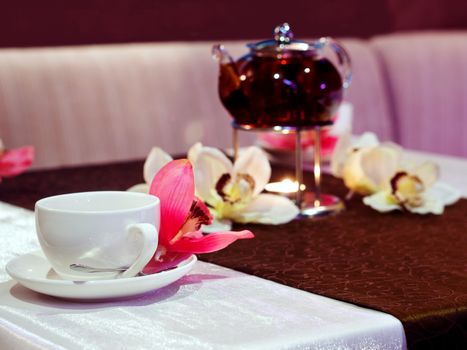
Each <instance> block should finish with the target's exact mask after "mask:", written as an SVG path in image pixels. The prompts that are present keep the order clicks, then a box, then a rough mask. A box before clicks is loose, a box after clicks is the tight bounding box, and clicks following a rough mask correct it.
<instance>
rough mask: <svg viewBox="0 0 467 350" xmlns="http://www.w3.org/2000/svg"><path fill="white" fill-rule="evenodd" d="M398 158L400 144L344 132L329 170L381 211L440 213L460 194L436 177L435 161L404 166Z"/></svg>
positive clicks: (373, 135) (399, 157) (437, 172)
mask: <svg viewBox="0 0 467 350" xmlns="http://www.w3.org/2000/svg"><path fill="white" fill-rule="evenodd" d="M401 159H402V148H401V147H400V146H398V145H396V144H393V143H379V140H378V138H377V137H376V135H375V134H373V133H365V134H363V135H362V136H361V137H360V138H359V139H356V140H352V138H351V136H350V135H346V136H345V137H344V138H342V139H341V140H339V142H338V144H337V145H336V150H335V153H334V154H333V158H332V162H331V170H332V172H333V174H334V175H335V176H337V177H342V179H343V181H344V183H345V185H346V186H347V187H348V188H349V189H350V190H351V192H356V193H360V194H362V195H367V196H366V197H364V198H363V202H364V203H365V204H366V205H368V206H370V207H372V208H373V209H375V210H378V211H380V212H390V211H393V210H407V211H410V212H413V213H417V214H428V213H432V214H442V213H443V211H444V207H445V206H446V205H450V204H453V203H455V202H456V201H457V200H458V199H459V198H460V192H459V191H457V190H455V189H454V188H452V187H451V186H449V185H447V184H444V183H441V182H438V181H437V180H438V177H439V169H438V166H437V165H436V164H434V163H432V162H425V163H423V164H422V165H420V166H418V167H415V168H412V169H407V167H405V166H404V165H403V163H402V161H401Z"/></svg>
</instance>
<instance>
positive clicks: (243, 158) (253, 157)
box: [233, 146, 271, 196]
mask: <svg viewBox="0 0 467 350" xmlns="http://www.w3.org/2000/svg"><path fill="white" fill-rule="evenodd" d="M233 172H234V174H248V175H250V176H251V177H253V179H254V180H255V188H254V191H253V196H256V195H257V194H259V193H260V192H261V191H262V190H263V189H264V186H266V184H267V183H268V182H269V179H270V178H271V165H270V164H269V160H268V157H267V155H266V153H264V151H263V150H262V149H261V148H259V147H255V146H252V147H248V148H247V149H246V150H245V151H244V152H242V153H241V154H240V156H239V157H238V159H237V160H236V161H235V164H234V168H233Z"/></svg>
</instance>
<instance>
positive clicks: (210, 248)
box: [167, 230, 254, 254]
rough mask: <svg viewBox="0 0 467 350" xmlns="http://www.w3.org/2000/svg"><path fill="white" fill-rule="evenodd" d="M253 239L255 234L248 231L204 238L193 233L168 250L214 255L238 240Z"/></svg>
mask: <svg viewBox="0 0 467 350" xmlns="http://www.w3.org/2000/svg"><path fill="white" fill-rule="evenodd" d="M253 237H254V235H253V233H251V232H250V231H248V230H244V231H239V232H234V231H227V232H216V233H211V234H209V235H203V236H201V235H200V232H193V233H190V234H189V235H185V236H183V237H182V238H181V239H180V240H178V241H177V242H175V243H174V244H172V245H170V246H169V247H168V248H167V249H168V250H170V251H172V252H180V253H193V254H202V253H212V252H215V251H218V250H221V249H223V248H225V247H227V246H228V245H230V244H231V243H233V242H235V241H236V240H237V239H249V238H253Z"/></svg>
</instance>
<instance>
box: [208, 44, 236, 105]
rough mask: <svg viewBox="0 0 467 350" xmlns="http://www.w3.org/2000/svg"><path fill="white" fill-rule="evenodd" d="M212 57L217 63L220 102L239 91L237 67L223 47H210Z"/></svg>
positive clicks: (218, 45)
mask: <svg viewBox="0 0 467 350" xmlns="http://www.w3.org/2000/svg"><path fill="white" fill-rule="evenodd" d="M212 57H213V58H214V59H216V60H217V61H218V62H219V94H220V97H221V100H222V101H223V102H224V103H225V100H226V99H227V98H228V97H229V96H230V95H231V94H232V93H234V91H237V90H240V89H241V79H240V74H239V73H238V69H237V65H236V63H235V62H234V60H233V58H232V57H231V56H230V55H229V53H228V52H227V50H226V49H225V48H224V46H223V45H220V44H217V45H214V46H213V47H212Z"/></svg>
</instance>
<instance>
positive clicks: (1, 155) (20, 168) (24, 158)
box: [0, 146, 34, 181]
mask: <svg viewBox="0 0 467 350" xmlns="http://www.w3.org/2000/svg"><path fill="white" fill-rule="evenodd" d="M33 159H34V148H33V147H32V146H25V147H21V148H17V149H11V150H5V151H4V150H2V149H0V181H1V180H2V177H12V176H16V175H19V174H21V173H22V172H24V171H25V170H26V169H27V168H29V167H30V166H31V164H32V161H33Z"/></svg>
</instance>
